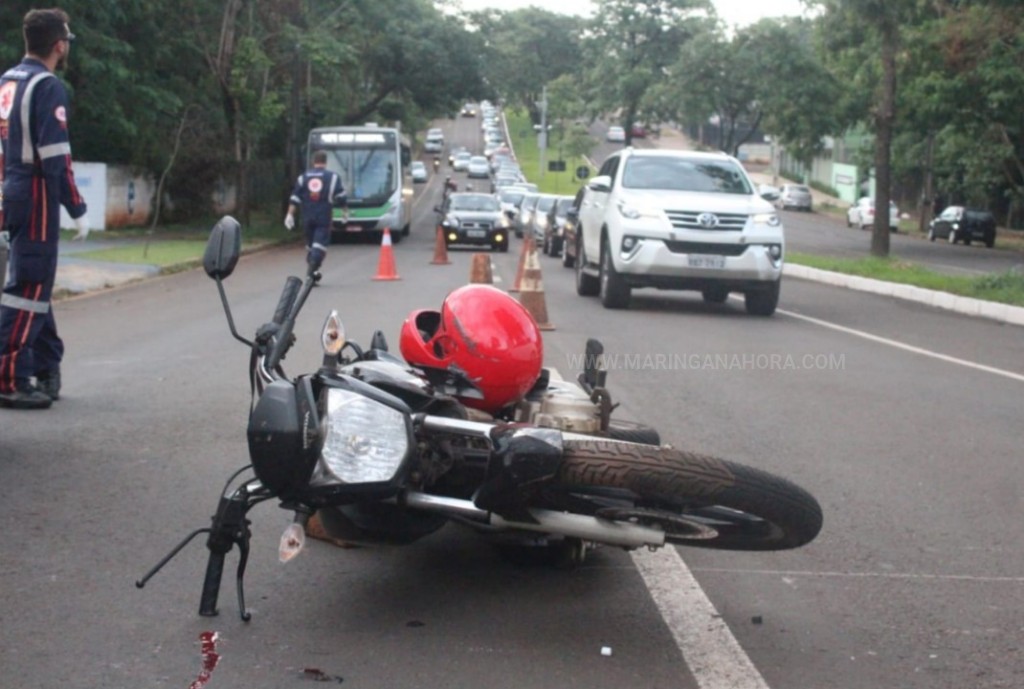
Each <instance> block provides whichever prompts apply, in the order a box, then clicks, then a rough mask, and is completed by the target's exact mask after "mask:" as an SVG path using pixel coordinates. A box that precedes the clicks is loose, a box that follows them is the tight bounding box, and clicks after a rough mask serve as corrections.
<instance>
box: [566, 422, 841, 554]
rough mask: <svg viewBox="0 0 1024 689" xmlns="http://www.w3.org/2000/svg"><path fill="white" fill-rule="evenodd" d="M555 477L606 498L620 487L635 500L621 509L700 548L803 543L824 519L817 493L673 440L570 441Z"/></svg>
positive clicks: (674, 540)
mask: <svg viewBox="0 0 1024 689" xmlns="http://www.w3.org/2000/svg"><path fill="white" fill-rule="evenodd" d="M556 481H557V483H558V484H559V485H560V486H561V487H563V488H566V489H568V490H569V491H570V492H572V493H575V494H577V495H583V496H586V495H588V494H593V495H599V496H601V498H602V500H603V501H605V502H606V500H607V499H608V498H609V497H610V496H609V490H611V491H613V492H614V491H622V492H621V496H622V497H623V499H624V500H626V501H627V502H630V503H632V505H631V506H628V507H624V508H621V509H619V510H618V513H619V514H623V515H630V517H629V518H630V519H632V520H637V521H640V522H641V523H645V522H646V523H652V524H657V525H662V526H664V527H665V529H666V541H667V542H668V543H676V544H683V545H690V546H695V547H698V548H714V549H724V550H786V549H790V548H799V547H800V546H802V545H806V544H807V543H810V542H811V541H812V540H814V538H815V537H816V536H817V535H818V533H819V532H820V531H821V526H822V521H823V519H822V514H821V506H820V505H819V504H818V502H817V500H815V499H814V497H813V496H812V495H811V494H810V493H808V492H807V491H805V490H804V489H803V488H800V487H799V486H797V485H796V484H794V483H792V482H790V481H788V480H786V479H784V478H781V477H778V476H774V475H772V474H769V473H768V472H765V471H762V470H760V469H755V468H752V467H747V466H744V465H742V464H736V463H734V462H729V461H726V460H723V459H718V458H715V457H709V456H705V455H698V454H694V453H689V452H683V451H681V450H677V449H674V448H671V447H652V446H650V445H639V444H634V443H622V442H616V441H609V440H590V439H588V440H582V439H581V440H575V439H573V440H566V441H565V446H564V452H563V462H562V466H561V468H560V469H559V472H558V475H557V478H556ZM595 512H603V513H604V514H606V515H614V514H615V513H616V510H615V508H608V507H604V508H598V509H596V510H595ZM659 515H660V516H659Z"/></svg>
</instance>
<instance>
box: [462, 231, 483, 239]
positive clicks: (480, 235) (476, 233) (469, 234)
mask: <svg viewBox="0 0 1024 689" xmlns="http://www.w3.org/2000/svg"><path fill="white" fill-rule="evenodd" d="M466 236H467V237H472V238H473V239H483V238H484V237H486V236H487V230H466Z"/></svg>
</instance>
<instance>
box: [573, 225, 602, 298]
mask: <svg viewBox="0 0 1024 689" xmlns="http://www.w3.org/2000/svg"><path fill="white" fill-rule="evenodd" d="M586 263H587V255H586V254H585V253H583V234H582V233H580V234H578V235H576V294H578V295H580V296H581V297H595V296H597V293H598V292H599V291H600V290H601V282H600V280H598V279H597V278H595V277H594V276H593V275H587V274H586V273H584V272H583V266H584V265H586Z"/></svg>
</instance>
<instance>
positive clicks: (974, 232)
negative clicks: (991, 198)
mask: <svg viewBox="0 0 1024 689" xmlns="http://www.w3.org/2000/svg"><path fill="white" fill-rule="evenodd" d="M928 239H930V240H931V241H933V242H934V241H935V240H936V239H945V240H946V241H948V242H949V243H950V244H956V243H957V242H960V241H962V242H963V243H964V244H968V245H970V243H971V242H972V241H974V240H977V241H979V242H985V246H987V247H988V248H990V249H991V248H992V247H993V246H995V243H996V219H995V216H994V215H992V213H990V212H989V211H986V210H980V209H976V208H965V207H963V206H949V207H947V208H946V209H945V210H944V211H942V212H941V213H940V214H939V215H938V216H937V217H936V218H935V219H934V220H932V221H931V223H930V224H929V225H928Z"/></svg>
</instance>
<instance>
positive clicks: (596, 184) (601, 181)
mask: <svg viewBox="0 0 1024 689" xmlns="http://www.w3.org/2000/svg"><path fill="white" fill-rule="evenodd" d="M587 189H590V190H591V191H599V192H604V193H607V192H609V191H611V190H612V178H611V177H609V176H608V175H598V176H597V177H595V178H594V179H592V180H590V182H589V183H587Z"/></svg>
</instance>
